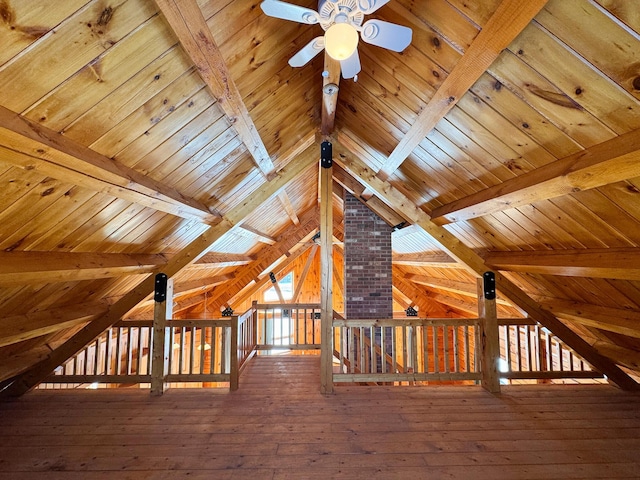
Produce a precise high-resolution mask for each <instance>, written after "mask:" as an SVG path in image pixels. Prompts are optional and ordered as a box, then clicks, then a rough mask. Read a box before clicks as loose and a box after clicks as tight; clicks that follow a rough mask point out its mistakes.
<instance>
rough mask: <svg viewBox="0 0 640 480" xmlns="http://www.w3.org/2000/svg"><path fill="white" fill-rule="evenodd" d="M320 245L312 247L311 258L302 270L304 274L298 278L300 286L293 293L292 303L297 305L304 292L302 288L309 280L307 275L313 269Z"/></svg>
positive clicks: (309, 257) (308, 258)
mask: <svg viewBox="0 0 640 480" xmlns="http://www.w3.org/2000/svg"><path fill="white" fill-rule="evenodd" d="M318 248H319V247H318V245H317V244H315V245H312V246H311V251H310V252H309V256H308V257H307V261H306V262H305V264H304V268H303V269H302V273H300V276H299V278H298V285H296V290H295V292H293V297H292V298H291V302H292V303H296V302H297V301H298V297H299V296H300V292H302V286H303V285H304V281H305V280H306V279H307V275H308V274H309V270H310V269H311V265H312V264H313V259H314V258H315V256H316V252H317V251H318Z"/></svg>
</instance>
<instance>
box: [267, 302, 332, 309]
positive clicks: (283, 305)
mask: <svg viewBox="0 0 640 480" xmlns="http://www.w3.org/2000/svg"><path fill="white" fill-rule="evenodd" d="M255 308H257V309H259V310H264V309H267V310H269V309H272V308H289V309H298V310H301V309H305V308H306V309H316V310H319V309H320V304H319V303H256V304H255Z"/></svg>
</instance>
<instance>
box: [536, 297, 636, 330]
mask: <svg viewBox="0 0 640 480" xmlns="http://www.w3.org/2000/svg"><path fill="white" fill-rule="evenodd" d="M540 303H541V305H542V306H543V307H544V308H546V309H547V310H549V311H550V312H553V313H554V314H555V315H556V316H558V317H560V318H565V319H567V320H570V321H572V322H577V323H580V324H582V325H587V326H589V327H595V328H598V329H600V330H606V331H608V332H615V333H619V334H621V335H627V336H629V337H634V338H640V310H628V309H625V308H611V307H602V306H600V305H591V304H586V303H581V302H572V301H570V300H562V299H559V298H556V299H552V298H542V299H541V302H540Z"/></svg>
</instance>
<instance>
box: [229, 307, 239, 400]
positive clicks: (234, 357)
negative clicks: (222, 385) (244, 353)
mask: <svg viewBox="0 0 640 480" xmlns="http://www.w3.org/2000/svg"><path fill="white" fill-rule="evenodd" d="M229 351H230V355H231V358H230V359H229V361H230V366H229V374H230V379H229V390H231V391H232V392H235V391H236V390H238V385H239V380H240V371H239V369H238V315H233V316H232V317H231V348H230V349H229Z"/></svg>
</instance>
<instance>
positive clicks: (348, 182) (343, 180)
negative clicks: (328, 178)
mask: <svg viewBox="0 0 640 480" xmlns="http://www.w3.org/2000/svg"><path fill="white" fill-rule="evenodd" d="M333 179H334V180H335V181H336V182H337V183H338V184H340V185H342V186H343V187H344V188H345V189H346V190H347V191H349V193H351V194H353V195H354V196H356V197H358V198H359V199H360V201H362V202H364V204H365V205H367V207H369V208H370V209H371V210H372V211H373V212H375V214H376V215H378V216H379V217H380V218H382V219H383V220H384V221H385V222H387V224H388V225H390V226H392V227H393V226H395V225H398V224H400V223H402V222H403V221H404V219H403V218H402V217H401V216H400V215H398V214H397V213H396V212H395V211H394V210H393V209H392V208H389V206H388V205H386V204H385V203H384V202H382V201H381V200H380V199H379V198H378V197H370V198H368V199H365V198H364V197H363V194H364V190H365V189H364V188H363V187H362V185H361V184H360V183H359V182H358V181H357V180H355V179H354V178H352V177H351V175H349V174H348V173H347V172H345V171H344V169H343V168H342V167H340V166H339V165H338V164H334V165H333Z"/></svg>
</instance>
